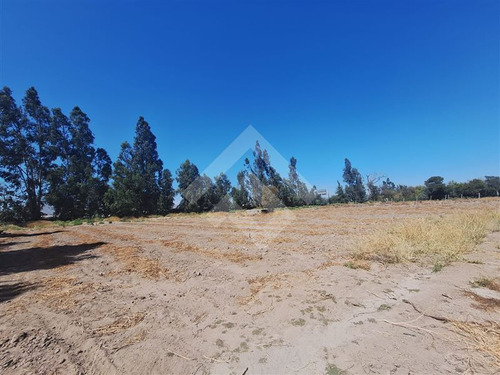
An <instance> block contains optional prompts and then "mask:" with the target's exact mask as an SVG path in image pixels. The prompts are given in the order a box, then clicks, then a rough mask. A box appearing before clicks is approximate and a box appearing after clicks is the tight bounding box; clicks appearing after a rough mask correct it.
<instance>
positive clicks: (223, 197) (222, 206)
mask: <svg viewBox="0 0 500 375" xmlns="http://www.w3.org/2000/svg"><path fill="white" fill-rule="evenodd" d="M230 193H231V181H229V178H228V177H227V176H226V174H224V173H221V174H220V175H218V176H216V177H215V186H214V194H213V202H212V203H213V204H214V209H215V211H229V209H230V208H231V194H230Z"/></svg>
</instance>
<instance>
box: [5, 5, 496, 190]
mask: <svg viewBox="0 0 500 375" xmlns="http://www.w3.org/2000/svg"><path fill="white" fill-rule="evenodd" d="M0 6H1V8H0V14H1V36H0V41H1V57H0V60H1V67H0V84H1V85H2V86H3V85H7V86H9V87H10V88H11V89H12V90H13V91H14V95H15V97H16V99H17V100H18V102H20V101H21V98H22V96H23V94H24V91H25V90H26V89H27V88H28V87H30V86H35V87H36V88H37V90H38V92H39V94H40V96H41V98H42V101H43V103H44V104H45V105H47V106H49V107H56V106H58V107H61V108H63V110H64V111H65V112H66V113H67V114H68V113H69V112H70V110H71V108H72V107H73V106H75V105H78V106H80V107H81V108H82V109H83V110H84V111H85V112H86V113H87V114H88V115H89V117H90V118H91V127H92V130H93V132H94V134H95V136H96V144H97V145H98V146H100V147H104V148H106V149H107V150H108V152H109V153H110V155H111V157H112V158H113V159H115V158H116V156H117V154H118V150H119V146H120V144H121V142H123V141H124V140H132V138H133V132H134V126H135V123H136V121H137V118H138V117H139V116H140V115H142V116H144V117H145V118H146V120H147V121H148V122H149V123H150V125H151V127H152V129H153V132H154V133H155V135H156V136H157V141H158V145H159V153H160V156H161V158H162V159H163V161H164V164H165V166H166V167H168V168H169V169H171V170H172V171H175V170H176V169H177V167H178V166H179V164H180V163H181V162H182V161H183V160H185V159H186V158H189V159H190V160H191V161H193V162H194V163H195V164H197V165H198V166H199V168H200V170H203V169H204V168H205V167H207V166H208V165H209V164H210V163H211V162H212V161H213V160H214V159H215V158H216V157H217V155H219V153H221V152H222V151H223V150H224V149H225V148H226V147H227V146H228V145H229V144H230V143H231V142H232V141H233V140H234V139H235V138H236V137H237V136H238V135H239V134H240V133H241V132H242V131H243V130H244V129H245V128H246V127H247V126H248V125H250V124H251V125H253V126H254V127H255V128H256V129H257V131H259V132H260V133H261V134H262V136H264V137H265V138H266V139H267V140H268V141H269V142H270V143H271V144H272V145H273V146H274V147H275V148H276V149H277V150H278V151H279V152H280V153H281V154H282V155H283V156H285V157H287V158H289V157H291V156H292V155H293V156H295V157H296V158H297V159H298V167H299V170H300V172H301V174H302V175H303V176H304V177H305V178H306V179H307V180H308V181H309V182H311V183H313V184H316V185H317V186H318V187H330V188H333V187H334V186H335V181H336V180H337V179H341V175H342V168H343V160H344V157H348V158H349V159H350V160H351V162H352V163H353V165H354V166H355V167H357V168H358V169H359V170H360V171H361V172H362V173H363V174H368V173H373V172H378V173H384V174H387V175H388V176H390V177H391V179H392V180H393V181H395V182H397V183H403V184H421V183H422V182H423V181H424V180H425V179H426V178H428V177H429V176H432V175H436V174H439V175H442V176H444V177H445V179H446V180H451V179H455V180H467V179H471V178H474V177H480V176H484V175H498V174H500V109H499V105H500V104H499V103H500V94H499V86H500V74H499V69H500V68H499V66H500V65H499V64H500V61H499V42H500V39H499V38H500V37H499V35H500V26H499V14H500V6H499V1H498V0H491V1H490V0H475V1H460V0H448V1H434V0H433V1H431V0H415V1H404V0H395V1H382V0H377V1H372V0H370V1H356V0H354V1H347V0H345V1H304V2H299V1H272V0H271V1H243V2H242V1H210V0H207V1H106V0H104V1H102V0H99V1H97V0H95V1H92V0H89V1H62V0H61V1H50V0H45V1H41V0H40V1H24V0H0Z"/></svg>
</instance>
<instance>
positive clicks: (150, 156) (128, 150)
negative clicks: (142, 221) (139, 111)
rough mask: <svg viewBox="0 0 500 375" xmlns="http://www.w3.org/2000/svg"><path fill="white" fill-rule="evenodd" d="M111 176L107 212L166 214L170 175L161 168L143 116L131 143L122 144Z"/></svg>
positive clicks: (170, 198) (169, 202) (170, 200)
mask: <svg viewBox="0 0 500 375" xmlns="http://www.w3.org/2000/svg"><path fill="white" fill-rule="evenodd" d="M112 178H113V188H112V190H109V191H108V192H107V193H106V196H105V205H106V207H109V211H110V213H112V214H114V215H117V216H119V217H123V216H136V217H137V216H143V215H155V214H162V215H165V214H167V213H168V212H170V210H171V209H172V206H173V199H174V190H173V188H172V175H171V173H170V171H169V170H163V162H162V161H161V160H160V158H159V156H158V151H157V144H156V137H155V136H154V134H153V133H152V131H151V128H150V126H149V124H148V123H147V122H146V121H145V120H144V118H143V117H139V120H138V121H137V124H136V128H135V137H134V144H133V146H131V145H130V144H129V143H128V142H124V143H123V144H122V146H121V150H120V154H119V156H118V159H117V161H116V162H115V164H114V173H113V175H112Z"/></svg>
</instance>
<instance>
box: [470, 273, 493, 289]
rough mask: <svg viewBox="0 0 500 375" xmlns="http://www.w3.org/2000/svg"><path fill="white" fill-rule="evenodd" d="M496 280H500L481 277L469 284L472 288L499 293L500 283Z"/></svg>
mask: <svg viewBox="0 0 500 375" xmlns="http://www.w3.org/2000/svg"><path fill="white" fill-rule="evenodd" d="M497 280H500V278H497V279H496V280H493V279H490V278H487V277H481V278H479V279H476V280H474V281H471V282H470V284H471V286H472V287H473V288H488V289H491V290H495V291H497V292H500V283H499V282H498V281H497Z"/></svg>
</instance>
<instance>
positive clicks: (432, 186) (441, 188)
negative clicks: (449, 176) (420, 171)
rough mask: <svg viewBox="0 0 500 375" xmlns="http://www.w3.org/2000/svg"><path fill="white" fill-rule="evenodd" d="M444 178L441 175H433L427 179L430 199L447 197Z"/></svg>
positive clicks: (426, 185)
mask: <svg viewBox="0 0 500 375" xmlns="http://www.w3.org/2000/svg"><path fill="white" fill-rule="evenodd" d="M443 180H444V179H443V177H441V176H433V177H430V178H429V179H428V180H427V181H425V187H426V188H427V196H428V198H429V199H443V198H444V197H445V195H446V185H445V184H444V183H443Z"/></svg>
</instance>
